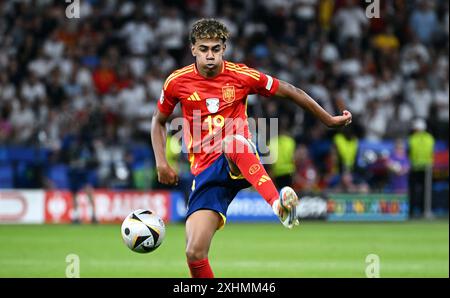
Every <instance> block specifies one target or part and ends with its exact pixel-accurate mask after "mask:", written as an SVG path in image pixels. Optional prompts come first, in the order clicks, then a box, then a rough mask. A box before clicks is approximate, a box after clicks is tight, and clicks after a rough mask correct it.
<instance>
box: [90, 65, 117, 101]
mask: <svg viewBox="0 0 450 298" xmlns="http://www.w3.org/2000/svg"><path fill="white" fill-rule="evenodd" d="M92 79H93V81H94V85H95V88H96V89H97V92H98V93H99V94H100V95H103V94H105V93H107V92H108V91H110V90H111V89H112V88H113V87H114V85H115V84H116V83H117V74H116V72H115V71H114V69H113V68H112V66H111V63H110V62H109V61H108V60H107V59H106V57H103V58H102V59H101V60H100V66H99V67H98V68H97V69H96V70H94V72H93V74H92Z"/></svg>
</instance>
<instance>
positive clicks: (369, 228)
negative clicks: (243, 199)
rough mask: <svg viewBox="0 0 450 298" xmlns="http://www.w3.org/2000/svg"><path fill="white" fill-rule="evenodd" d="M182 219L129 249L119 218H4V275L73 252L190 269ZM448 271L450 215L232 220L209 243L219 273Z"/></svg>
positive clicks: (149, 272)
mask: <svg viewBox="0 0 450 298" xmlns="http://www.w3.org/2000/svg"><path fill="white" fill-rule="evenodd" d="M184 243H185V236H184V225H183V224H169V225H168V226H167V231H166V238H165V240H164V243H163V244H162V246H161V247H160V248H158V249H157V250H156V251H154V252H152V253H150V254H137V253H134V252H132V251H130V250H129V249H128V248H127V247H126V246H125V245H124V244H123V243H122V239H121V237H120V226H119V225H0V277H65V272H66V267H67V266H68V265H69V263H66V256H67V255H68V254H76V255H78V256H79V260H80V276H81V277H188V276H189V275H188V269H187V266H186V261H185V256H184ZM369 254H376V255H378V256H379V259H380V276H381V277H449V222H448V220H443V221H410V222H402V223H331V222H316V221H305V222H303V223H302V224H301V226H300V227H299V228H296V229H293V230H287V229H285V228H283V227H282V226H281V225H280V224H276V223H273V224H233V223H229V224H227V226H226V227H225V229H224V230H221V231H218V232H217V234H216V236H215V239H214V240H213V244H212V247H211V250H210V263H211V265H212V267H213V270H214V273H215V275H216V276H217V277H361V278H362V277H365V271H366V267H367V263H366V256H367V255H369Z"/></svg>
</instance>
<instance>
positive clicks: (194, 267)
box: [188, 258, 214, 278]
mask: <svg viewBox="0 0 450 298" xmlns="http://www.w3.org/2000/svg"><path fill="white" fill-rule="evenodd" d="M188 265H189V270H190V271H191V277H193V278H214V274H213V272H212V270H211V266H209V261H208V258H206V259H203V260H199V261H193V262H189V261H188Z"/></svg>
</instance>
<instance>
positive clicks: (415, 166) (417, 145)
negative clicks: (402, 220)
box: [408, 118, 435, 217]
mask: <svg viewBox="0 0 450 298" xmlns="http://www.w3.org/2000/svg"><path fill="white" fill-rule="evenodd" d="M434 143H435V140H434V137H433V136H432V135H431V134H430V133H428V132H427V131H426V123H425V121H424V120H423V119H420V118H418V119H416V120H415V121H414V124H413V133H412V134H411V135H410V137H409V139H408V144H409V159H410V161H411V172H410V175H409V199H410V210H409V211H410V216H412V217H416V216H422V215H423V212H424V201H425V196H426V195H427V194H426V189H425V186H426V182H425V180H426V179H429V178H431V176H427V175H431V167H432V165H433V150H434ZM430 187H431V184H430ZM429 191H431V189H430V190H429Z"/></svg>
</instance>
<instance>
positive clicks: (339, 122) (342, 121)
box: [331, 110, 352, 127]
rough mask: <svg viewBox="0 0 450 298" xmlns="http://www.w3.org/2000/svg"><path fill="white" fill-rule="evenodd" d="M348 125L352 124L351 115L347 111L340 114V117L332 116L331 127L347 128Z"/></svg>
mask: <svg viewBox="0 0 450 298" xmlns="http://www.w3.org/2000/svg"><path fill="white" fill-rule="evenodd" d="M350 123H352V113H350V112H349V111H347V110H344V111H343V112H342V115H341V116H334V117H333V122H332V125H331V126H332V127H342V126H347V125H349V124H350Z"/></svg>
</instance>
